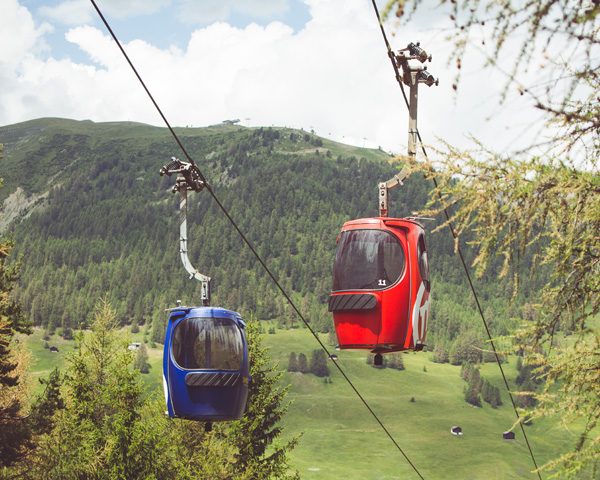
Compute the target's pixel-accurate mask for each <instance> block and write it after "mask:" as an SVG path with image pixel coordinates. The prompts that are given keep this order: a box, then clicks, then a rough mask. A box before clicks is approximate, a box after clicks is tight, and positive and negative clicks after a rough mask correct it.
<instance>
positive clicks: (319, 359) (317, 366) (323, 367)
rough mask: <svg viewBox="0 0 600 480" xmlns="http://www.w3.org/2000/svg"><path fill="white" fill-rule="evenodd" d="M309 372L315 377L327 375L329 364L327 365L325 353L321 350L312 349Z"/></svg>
mask: <svg viewBox="0 0 600 480" xmlns="http://www.w3.org/2000/svg"><path fill="white" fill-rule="evenodd" d="M310 372H311V373H314V374H315V375H316V376H317V377H327V376H329V366H328V365H327V355H326V354H325V352H324V351H323V350H320V349H319V350H313V352H312V356H311V359H310Z"/></svg>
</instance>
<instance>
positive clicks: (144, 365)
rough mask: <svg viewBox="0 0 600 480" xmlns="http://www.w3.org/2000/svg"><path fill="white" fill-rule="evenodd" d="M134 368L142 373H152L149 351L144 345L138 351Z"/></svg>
mask: <svg viewBox="0 0 600 480" xmlns="http://www.w3.org/2000/svg"><path fill="white" fill-rule="evenodd" d="M133 368H135V369H136V370H138V371H139V372H140V373H149V372H150V364H149V363H148V349H147V348H146V345H144V344H143V343H142V344H141V345H140V348H138V349H137V352H136V354H135V360H134V361H133Z"/></svg>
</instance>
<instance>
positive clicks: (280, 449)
mask: <svg viewBox="0 0 600 480" xmlns="http://www.w3.org/2000/svg"><path fill="white" fill-rule="evenodd" d="M255 323H256V322H255V321H251V322H249V324H248V327H247V337H248V349H249V353H250V356H251V358H252V362H251V364H250V375H251V376H252V381H251V382H250V386H249V392H248V406H247V408H246V413H245V414H244V416H243V417H242V419H241V420H238V421H236V422H234V423H233V426H232V428H231V432H230V435H229V438H230V439H232V442H233V444H234V445H235V447H236V449H237V453H236V454H235V463H234V474H233V475H232V478H236V479H244V480H246V479H247V480H253V479H268V478H296V477H297V475H292V474H289V473H288V464H287V454H288V452H289V451H290V450H291V449H292V448H294V446H295V445H296V443H297V438H294V439H292V440H290V441H288V442H286V443H284V444H283V445H281V444H279V445H274V444H273V441H274V440H275V439H277V438H278V437H279V436H280V435H281V432H282V427H281V424H280V420H281V418H282V417H283V415H284V413H285V412H286V410H287V408H288V407H287V405H284V404H283V399H284V397H285V395H286V393H287V390H288V389H287V388H281V387H279V386H278V382H279V380H280V379H281V376H282V374H281V372H279V371H278V369H277V368H276V366H273V365H270V364H269V358H268V354H267V350H266V349H265V347H264V346H263V345H262V341H261V339H260V335H259V334H258V331H257V327H256V326H255ZM300 355H302V354H300ZM305 358H306V357H305Z"/></svg>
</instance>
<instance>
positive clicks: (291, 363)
mask: <svg viewBox="0 0 600 480" xmlns="http://www.w3.org/2000/svg"><path fill="white" fill-rule="evenodd" d="M287 371H288V372H297V371H298V358H297V357H296V352H292V353H290V359H289V360H288V367H287Z"/></svg>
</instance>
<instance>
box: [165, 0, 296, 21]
mask: <svg viewBox="0 0 600 480" xmlns="http://www.w3.org/2000/svg"><path fill="white" fill-rule="evenodd" d="M177 8H178V18H179V20H181V21H182V22H184V23H188V24H199V25H206V24H209V23H213V22H217V21H224V20H227V19H228V18H230V17H231V15H233V14H236V13H237V14H241V15H245V16H247V17H250V18H256V19H265V18H272V17H274V16H277V15H281V14H284V13H285V12H287V11H288V10H289V8H290V5H289V0H203V1H201V2H199V1H197V0H182V1H181V2H180V4H179V5H178V6H177Z"/></svg>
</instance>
